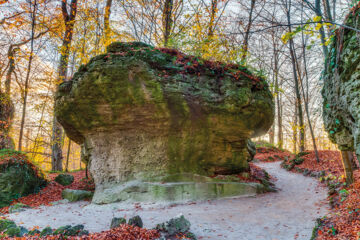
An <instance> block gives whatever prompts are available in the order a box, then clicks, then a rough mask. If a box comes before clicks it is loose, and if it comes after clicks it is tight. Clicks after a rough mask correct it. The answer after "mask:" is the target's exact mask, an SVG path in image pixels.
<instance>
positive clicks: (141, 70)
mask: <svg viewBox="0 0 360 240" xmlns="http://www.w3.org/2000/svg"><path fill="white" fill-rule="evenodd" d="M273 108H274V104H273V99H272V95H271V93H270V91H269V89H268V85H267V83H266V82H265V81H264V80H263V79H262V78H260V77H257V76H254V75H253V74H252V73H251V72H250V71H248V70H247V69H246V68H245V67H242V66H240V65H235V64H224V63H220V62H210V61H205V60H203V59H200V58H197V57H193V56H188V55H184V54H182V53H180V52H178V51H177V50H173V49H158V48H154V47H152V46H149V45H147V44H144V43H139V42H132V43H121V42H119V43H113V44H111V45H110V46H109V47H108V50H107V53H106V54H103V55H99V56H96V57H94V58H93V59H91V60H90V62H89V63H88V64H86V65H85V66H82V67H80V69H79V71H78V72H77V73H76V74H75V75H74V77H73V79H72V80H71V81H68V82H64V83H63V84H61V85H60V86H59V89H58V92H57V96H56V106H55V114H56V117H57V119H58V121H59V122H60V123H61V124H62V126H63V127H64V129H65V130H66V133H67V135H68V136H69V137H70V138H71V139H72V140H74V141H75V142H77V143H79V144H83V148H84V149H85V152H86V153H87V154H86V155H87V156H88V158H89V160H90V171H91V174H92V176H93V178H94V181H95V185H96V191H95V195H94V198H93V202H95V203H107V202H114V201H121V200H134V201H156V200H170V201H177V200H192V199H208V198H214V197H219V196H232V195H241V194H244V193H249V192H254V191H256V187H258V186H254V185H251V184H250V185H249V184H244V183H238V182H236V183H234V182H231V183H226V184H225V183H219V182H218V181H216V180H214V179H213V178H210V177H209V176H212V175H218V174H222V175H226V174H235V173H240V172H243V171H248V169H249V165H248V161H247V159H248V157H249V152H248V150H247V140H248V139H249V138H250V137H256V136H259V135H261V134H263V133H265V132H266V131H267V130H268V129H269V128H270V126H271V125H272V122H273V114H274V109H273Z"/></svg>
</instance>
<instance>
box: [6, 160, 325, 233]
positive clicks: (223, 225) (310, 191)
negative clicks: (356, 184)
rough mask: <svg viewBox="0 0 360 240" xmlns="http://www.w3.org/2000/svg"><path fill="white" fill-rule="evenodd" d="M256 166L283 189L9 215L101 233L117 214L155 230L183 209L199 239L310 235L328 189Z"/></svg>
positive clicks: (273, 166)
mask: <svg viewBox="0 0 360 240" xmlns="http://www.w3.org/2000/svg"><path fill="white" fill-rule="evenodd" d="M258 165H259V166H260V167H262V168H264V169H266V170H267V171H268V172H269V173H270V174H271V175H273V176H275V177H276V178H277V179H278V181H277V182H276V186H277V187H278V188H280V189H281V190H280V191H279V192H277V193H268V194H263V195H259V196H257V197H251V198H233V199H222V200H213V201H207V202H202V203H197V204H186V205H177V206H173V207H161V206H154V205H144V206H142V208H134V205H131V206H124V205H120V204H108V205H101V206H94V205H89V203H87V202H78V203H71V204H62V205H57V206H52V207H41V208H39V209H30V210H27V211H25V212H21V213H17V214H10V215H8V217H9V218H10V219H13V220H15V221H16V222H17V223H18V224H21V225H23V226H25V227H27V228H31V227H33V226H39V227H40V228H43V227H46V226H48V225H50V226H51V227H53V228H56V227H59V226H63V225H67V224H71V225H73V224H84V225H85V228H86V229H88V230H89V231H91V232H95V231H96V232H98V231H102V230H106V229H108V228H109V225H110V221H111V219H112V217H113V216H116V217H120V216H126V217H131V216H133V215H140V216H141V217H142V219H143V221H144V224H145V227H147V228H152V227H154V226H155V224H156V223H159V222H163V221H166V220H168V219H170V218H172V217H174V216H177V215H178V214H180V213H182V214H184V215H185V217H186V218H188V219H189V220H190V222H191V224H192V227H191V230H192V232H194V233H195V234H196V235H197V236H198V237H200V239H216V240H219V239H230V240H242V239H244V240H255V239H259V240H275V239H276V240H291V239H299V240H300V239H301V240H302V239H304V240H308V239H310V236H311V231H312V228H313V226H314V220H315V219H316V218H317V217H321V216H323V215H325V214H326V213H327V204H326V203H325V199H326V190H325V189H324V188H322V187H319V186H318V183H317V181H316V180H315V179H313V178H310V177H304V176H302V175H300V174H294V173H290V172H287V171H285V170H284V169H282V168H281V167H280V162H275V163H259V164H258ZM126 207H127V208H126ZM201 237H202V238H201Z"/></svg>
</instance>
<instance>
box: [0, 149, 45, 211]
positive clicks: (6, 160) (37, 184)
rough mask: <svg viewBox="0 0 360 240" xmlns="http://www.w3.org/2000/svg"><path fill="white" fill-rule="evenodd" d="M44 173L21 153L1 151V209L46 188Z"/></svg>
mask: <svg viewBox="0 0 360 240" xmlns="http://www.w3.org/2000/svg"><path fill="white" fill-rule="evenodd" d="M46 184H47V181H46V180H45V178H44V175H43V174H42V172H41V171H40V170H39V169H38V168H37V167H36V166H35V165H34V164H32V163H31V162H30V161H29V160H28V159H27V157H26V155H24V154H23V153H21V152H17V151H14V150H8V149H3V150H0V207H5V206H8V205H10V203H11V202H12V201H13V200H14V199H17V198H19V197H23V196H26V195H29V194H32V193H37V192H38V191H40V189H41V188H43V187H44V186H46Z"/></svg>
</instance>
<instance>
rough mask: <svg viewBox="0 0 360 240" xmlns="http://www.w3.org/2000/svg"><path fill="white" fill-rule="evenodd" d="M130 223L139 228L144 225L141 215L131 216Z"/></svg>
mask: <svg viewBox="0 0 360 240" xmlns="http://www.w3.org/2000/svg"><path fill="white" fill-rule="evenodd" d="M128 224H129V225H133V226H136V227H139V228H142V227H143V221H142V219H141V217H140V216H134V217H132V218H130V219H129V222H128Z"/></svg>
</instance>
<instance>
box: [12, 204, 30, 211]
mask: <svg viewBox="0 0 360 240" xmlns="http://www.w3.org/2000/svg"><path fill="white" fill-rule="evenodd" d="M29 208H30V206H28V205H26V204H23V203H16V204H15V205H11V206H10V208H9V213H17V212H23V211H25V210H26V209H29Z"/></svg>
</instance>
